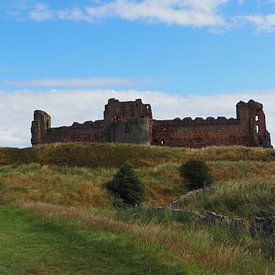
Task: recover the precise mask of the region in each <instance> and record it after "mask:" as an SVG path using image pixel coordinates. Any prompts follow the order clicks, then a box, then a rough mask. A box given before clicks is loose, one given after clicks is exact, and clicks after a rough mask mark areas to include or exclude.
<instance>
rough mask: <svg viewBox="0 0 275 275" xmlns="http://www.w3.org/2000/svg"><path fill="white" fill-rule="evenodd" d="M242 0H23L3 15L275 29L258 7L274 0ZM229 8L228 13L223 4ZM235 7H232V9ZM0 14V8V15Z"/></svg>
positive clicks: (274, 16)
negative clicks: (70, 0)
mask: <svg viewBox="0 0 275 275" xmlns="http://www.w3.org/2000/svg"><path fill="white" fill-rule="evenodd" d="M247 2H248V1H244V0H238V1H237V0H139V1H138V0H107V1H100V0H94V1H91V3H90V4H86V5H85V4H83V3H81V1H79V2H78V3H77V4H76V3H75V5H74V6H70V5H65V4H63V5H62V6H60V5H59V8H56V7H53V6H48V5H47V4H45V3H43V2H41V1H40V2H37V1H31V0H27V1H25V2H23V3H24V4H22V3H21V4H18V3H17V5H14V7H13V8H11V7H12V5H11V4H10V5H9V10H8V11H6V12H4V14H5V16H4V18H5V17H9V18H18V19H20V20H22V19H23V20H27V19H28V20H32V21H36V22H44V21H49V20H67V21H80V22H87V23H93V22H95V21H98V20H103V19H107V18H115V19H122V20H127V21H143V22H147V23H152V22H153V23H166V24H169V25H179V26H185V27H196V28H212V27H218V28H222V29H224V28H228V27H229V28H231V27H236V26H239V25H252V26H255V27H256V29H257V30H259V31H275V13H274V12H267V11H266V10H265V11H264V9H261V7H270V10H271V9H272V8H273V7H274V4H275V1H273V0H270V1H268V0H266V1H263V3H261V4H259V3H256V1H255V3H254V5H255V8H254V11H253V9H251V8H250V9H249V10H250V11H249V12H245V11H244V10H241V9H240V7H241V6H245V5H248V4H247ZM227 7H228V8H229V11H230V12H229V13H228V12H227V10H226V8H227ZM232 7H235V9H232ZM1 17H2V18H3V12H2V13H0V18H1Z"/></svg>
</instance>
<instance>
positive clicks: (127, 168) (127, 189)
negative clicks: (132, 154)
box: [106, 164, 144, 206]
mask: <svg viewBox="0 0 275 275" xmlns="http://www.w3.org/2000/svg"><path fill="white" fill-rule="evenodd" d="M106 188H107V189H108V190H109V191H110V192H111V193H112V194H113V195H114V196H115V198H116V202H122V204H123V205H125V206H136V205H140V203H141V202H142V201H143V199H144V185H143V183H142V182H141V181H140V179H139V178H138V177H137V175H136V174H135V172H134V168H133V166H132V165H130V164H125V165H123V166H122V167H121V168H120V169H119V171H118V172H117V173H116V174H115V175H114V177H113V179H112V180H110V181H108V182H107V183H106ZM120 204H121V203H120Z"/></svg>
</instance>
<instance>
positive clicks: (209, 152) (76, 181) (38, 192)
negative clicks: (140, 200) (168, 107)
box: [0, 143, 275, 274]
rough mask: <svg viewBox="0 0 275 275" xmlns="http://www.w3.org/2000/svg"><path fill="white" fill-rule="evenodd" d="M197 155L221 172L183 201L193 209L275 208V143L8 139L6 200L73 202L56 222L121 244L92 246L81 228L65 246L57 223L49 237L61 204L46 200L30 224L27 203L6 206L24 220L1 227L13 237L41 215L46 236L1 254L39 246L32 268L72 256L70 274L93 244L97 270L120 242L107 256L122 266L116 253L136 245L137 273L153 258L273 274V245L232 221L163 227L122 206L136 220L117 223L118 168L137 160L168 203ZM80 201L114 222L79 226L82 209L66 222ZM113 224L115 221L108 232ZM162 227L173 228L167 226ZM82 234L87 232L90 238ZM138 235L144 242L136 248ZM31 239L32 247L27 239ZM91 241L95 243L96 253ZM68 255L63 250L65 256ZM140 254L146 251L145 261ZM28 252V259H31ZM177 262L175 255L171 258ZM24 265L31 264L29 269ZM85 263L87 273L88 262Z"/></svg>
mask: <svg viewBox="0 0 275 275" xmlns="http://www.w3.org/2000/svg"><path fill="white" fill-rule="evenodd" d="M190 158H200V159H205V160H206V161H207V163H208V165H209V166H210V168H211V171H212V173H213V175H214V178H215V185H214V189H213V190H210V191H208V192H206V193H205V194H204V195H202V196H198V197H196V198H195V199H190V200H188V201H186V202H185V203H184V204H183V205H182V207H183V208H184V209H192V210H196V211H205V210H214V211H217V212H218V213H223V214H226V215H230V216H240V217H245V218H252V217H254V216H255V215H260V216H265V215H266V216H270V215H274V214H275V200H274V190H275V152H274V150H271V149H261V148H257V149H251V148H244V147H228V148H216V147H214V148H205V149H200V150H194V149H181V148H174V149H173V148H165V147H164V148H161V147H147V146H131V145H114V144H81V143H80V144H55V145H47V146H38V147H35V148H27V149H23V150H20V149H11V148H2V149H0V164H2V166H0V200H2V202H3V203H5V204H7V203H9V204H15V205H22V201H25V202H34V203H36V204H37V205H39V203H40V202H43V203H48V204H52V205H59V206H58V207H64V208H61V209H59V210H60V213H61V214H60V213H56V211H54V212H55V215H56V219H55V220H53V221H51V223H53V224H54V228H57V231H58V230H59V229H58V228H59V226H60V227H61V228H62V227H63V226H64V227H65V229H66V230H69V231H70V232H71V233H72V234H74V236H78V235H79V236H81V237H77V238H80V239H81V238H84V239H85V238H86V237H87V236H88V235H89V234H91V236H94V238H95V239H99V240H100V238H101V236H103V238H105V240H106V242H109V244H110V243H111V245H110V246H109V247H108V248H106V250H104V251H105V252H102V251H101V250H100V246H99V245H98V246H95V247H93V248H90V247H88V248H87V247H85V245H84V243H81V242H80V244H81V245H79V246H78V243H77V241H72V242H71V239H70V238H69V236H70V234H71V233H68V239H66V240H65V239H64V240H63V241H62V242H59V245H60V246H59V247H58V245H57V246H56V244H55V243H56V240H57V239H58V238H59V235H58V234H59V233H58V232H55V231H53V232H50V233H51V234H50V235H51V236H50V237H49V239H46V240H43V236H44V233H46V234H48V233H47V230H48V229H47V226H46V231H44V225H43V224H44V223H45V221H44V218H41V217H45V216H47V215H49V214H50V212H51V211H52V209H51V208H50V207H44V208H45V209H44V208H43V207H42V208H43V209H41V207H38V206H37V207H38V208H39V211H37V209H36V208H37V207H31V211H32V212H38V215H39V216H38V218H37V219H33V218H31V219H29V220H26V221H25V222H24V223H25V225H24V223H22V224H20V217H28V215H30V214H28V213H26V212H24V211H25V210H24V211H23V212H20V211H19V210H15V209H6V210H5V211H7V213H8V214H7V216H11V217H12V215H15V217H14V219H12V220H14V223H13V221H12V220H9V222H7V223H6V226H7V228H6V230H5V227H4V228H3V227H1V226H0V236H2V237H7V238H10V240H11V239H15V240H17V239H18V238H19V239H18V240H20V236H21V235H20V234H21V233H22V232H21V231H20V230H21V229H20V228H25V227H24V226H26V228H29V227H28V226H31V228H32V229H31V230H33V229H35V227H33V225H32V223H31V222H32V220H33V221H34V222H36V224H39V226H38V227H37V228H39V229H38V230H34V232H33V234H34V238H35V240H36V241H35V244H34V247H33V246H31V243H28V242H27V241H26V242H24V241H22V242H21V241H19V242H11V246H10V250H9V247H6V249H4V250H3V252H2V254H0V259H1V256H3V257H4V258H3V259H6V261H8V260H7V259H8V257H7V258H5V257H6V256H7V255H10V256H11V255H12V256H13V255H15V256H16V257H19V258H16V261H19V260H20V257H21V258H22V259H24V255H22V253H17V254H16V251H19V250H20V249H22V251H27V253H30V258H32V253H33V251H36V253H33V255H34V258H33V259H34V260H33V262H32V263H29V264H28V266H29V268H34V270H40V269H41V270H42V268H43V266H44V265H46V266H47V267H46V270H47V271H48V272H55V271H59V272H61V273H62V272H63V273H64V270H63V269H62V268H63V263H62V261H61V259H63V260H64V259H67V264H68V273H70V272H75V269H74V266H75V265H76V266H78V265H77V264H76V262H77V261H80V262H81V260H80V258H81V257H83V253H84V254H85V255H86V256H87V257H86V256H85V257H84V258H83V259H84V260H83V261H82V262H81V263H83V264H84V262H85V263H86V265H85V267H86V268H87V270H93V271H94V273H96V269H92V268H95V267H92V265H90V263H88V262H89V259H90V258H89V257H90V256H91V257H95V258H97V257H98V258H100V259H101V258H102V257H103V256H104V253H107V252H106V251H108V250H110V247H111V246H117V247H118V249H117V250H116V251H115V252H114V254H111V255H109V254H108V253H107V254H106V255H105V256H106V259H104V260H103V262H104V261H105V260H106V261H107V262H111V263H112V264H113V265H115V262H116V263H120V261H122V259H123V258H124V257H125V255H127V250H130V249H131V250H132V249H133V251H134V253H133V255H130V256H129V261H126V262H125V268H126V267H127V266H133V268H134V269H133V272H134V273H136V274H137V273H140V274H142V273H143V272H142V268H145V269H144V270H147V271H148V270H149V269H148V268H149V265H152V266H153V268H155V270H158V269H159V270H166V272H164V273H165V274H169V273H171V274H175V273H176V272H175V271H176V270H177V271H178V270H184V269H185V270H186V271H187V273H188V274H189V273H192V272H193V273H194V272H196V273H198V272H199V269H200V267H201V268H203V270H204V271H206V270H210V271H211V272H218V273H221V274H224V273H226V272H233V273H245V274H246V273H253V272H254V273H255V274H260V273H264V272H266V274H269V273H270V274H272V273H273V272H274V263H273V262H269V261H268V260H267V258H266V257H270V255H271V254H270V253H269V252H270V249H268V250H269V251H267V253H266V248H265V247H263V244H262V243H261V242H258V241H253V240H251V238H250V237H249V235H246V234H240V236H239V237H237V238H236V236H234V235H233V236H231V235H230V234H229V235H228V233H226V232H225V231H224V230H223V229H221V230H220V229H218V230H217V229H215V230H214V229H205V228H201V229H199V228H189V227H183V228H182V227H180V228H179V229H178V228H177V226H179V225H169V226H167V225H163V227H162V225H157V224H156V223H155V222H151V223H149V224H143V223H144V218H143V217H142V215H143V214H141V218H140V219H138V220H137V221H136V220H133V219H132V218H131V217H137V214H135V213H124V214H122V215H121V216H124V217H125V216H126V217H127V215H128V216H129V217H128V218H126V219H125V218H121V216H120V217H118V219H120V220H121V221H122V224H123V227H124V226H126V227H127V228H128V229H127V234H126V233H125V232H124V231H120V229H119V230H118V229H117V224H116V223H113V222H112V219H113V218H115V216H116V214H115V212H114V210H113V209H112V208H111V207H110V206H111V198H110V197H109V196H108V194H107V193H106V192H105V190H104V188H103V187H102V186H103V183H104V182H105V181H106V180H108V179H110V178H111V177H112V175H113V174H114V173H115V171H116V169H117V167H119V166H120V165H121V164H122V163H124V162H125V161H129V162H131V163H133V164H134V165H135V167H136V168H137V169H136V172H137V174H138V175H139V177H140V178H141V179H142V180H143V181H144V183H145V187H146V204H147V205H165V204H167V203H168V202H169V201H171V200H173V199H175V198H176V197H178V196H180V195H181V194H182V193H184V192H185V191H186V189H185V185H184V183H182V181H181V179H180V177H179V173H178V168H179V165H180V164H181V163H183V162H184V161H186V160H187V159H190ZM32 162H36V163H32ZM1 196H2V199H1ZM71 206H74V207H76V209H79V211H80V209H82V210H83V209H87V210H88V211H92V212H93V213H97V215H100V216H105V217H107V221H108V222H107V221H105V222H107V224H108V226H107V225H106V224H105V223H103V225H102V227H99V228H96V233H95V232H94V230H95V229H94V227H93V226H92V227H91V226H90V225H89V226H88V227H87V228H86V227H84V228H82V227H81V226H80V225H79V222H80V223H81V217H80V218H78V217H74V220H75V222H74V224H73V225H72V224H71V221H66V220H67V217H64V216H63V214H64V212H66V211H67V210H66V209H68V207H71ZM56 207H57V206H56ZM82 210H81V211H82ZM5 211H4V212H5ZM18 211H19V212H18ZM83 211H84V210H83ZM0 212H1V210H0ZM57 212H58V211H57ZM13 213H14V214H13ZM18 213H19V214H18ZM18 215H19V216H18ZM80 216H81V215H80ZM17 218H19V224H18V226H17V225H16V223H17V222H16V219H17ZM116 218H117V217H116ZM47 219H48V218H47ZM5 220H7V217H6V216H5V213H4V214H3V213H2V214H1V213H0V224H2V221H5ZM135 222H137V223H138V224H135ZM146 223H147V221H146ZM9 224H10V225H9ZM9 226H10V228H9ZM55 226H56V227H55ZM79 226H80V227H79ZM85 226H86V225H85ZM106 226H107V227H108V230H107V233H106ZM175 226H176V228H175ZM90 227H91V228H90ZM12 228H14V234H15V235H13V230H10V229H12ZM119 228H120V227H119ZM65 229H64V230H65ZM1 230H2V231H1ZM62 230H63V229H62ZM62 230H61V231H62ZM8 232H10V233H8ZM138 232H139V233H138ZM140 232H143V233H140ZM160 232H162V233H163V234H164V235H160ZM105 233H106V234H107V235H105ZM9 234H10V235H9ZM82 234H84V235H85V236H84V237H83V236H82ZM93 234H96V235H93ZM86 235H87V236H86ZM8 236H9V237H8ZM23 236H24V235H23ZM87 238H88V239H85V242H86V241H87V242H89V238H90V237H87ZM135 238H138V239H135ZM167 240H169V241H167ZM198 240H199V242H198ZM6 241H7V240H5V242H6ZM116 242H117V243H116ZM137 242H138V243H141V244H142V245H139V246H137V247H136V243H137ZM57 243H58V242H57ZM119 243H122V244H123V243H124V244H125V247H124V246H123V245H122V246H119ZM21 244H25V245H26V246H25V247H21ZM103 244H104V242H103ZM91 245H92V246H93V245H94V243H93V242H91ZM40 246H41V247H45V251H46V252H45V255H43V253H42V254H41V257H40V258H39V257H38V256H36V255H39V251H41V248H39V247H40ZM74 246H75V247H76V252H75V253H74V252H73V251H72V250H70V249H69V251H70V252H69V253H68V254H64V255H63V254H62V253H63V252H62V253H61V252H60V253H61V254H60V261H59V262H57V264H56V265H54V264H53V263H52V262H51V259H48V257H50V255H51V253H52V252H51V251H54V252H55V251H56V253H59V252H58V251H63V250H64V249H65V248H66V249H68V247H72V248H74ZM28 248H29V251H28ZM36 249H37V250H36ZM86 250H87V251H88V250H89V251H90V250H91V251H90V252H91V254H89V253H90V252H87V251H86ZM125 250H126V252H125ZM49 251H50V252H49ZM156 251H158V252H159V253H160V254H159V253H157V252H156ZM174 252H177V256H175V255H174V254H175V253H174ZM9 253H10V254H9ZM93 253H94V254H93ZM110 253H111V251H110ZM273 253H274V252H273ZM171 254H172V255H173V257H174V258H173V257H172V256H171ZM5 255H6V256H5ZM26 255H27V254H26ZM108 255H109V256H108ZM116 255H117V258H116ZM145 255H146V256H145ZM58 257H59V256H56V257H55V258H57V259H58ZM62 257H63V258H62ZM78 257H79V259H78ZM108 257H109V258H108ZM171 257H172V258H171ZM103 258H104V257H103ZM144 258H148V259H149V260H150V261H151V262H150V261H149V260H148V261H149V262H150V263H149V262H148V263H147V262H145V263H144V266H143V267H142V265H143V263H142V261H143V260H144ZM135 259H138V260H137V262H135ZM140 259H143V260H142V261H141V260H140ZM166 259H167V261H166ZM241 259H242V260H241ZM24 261H25V260H22V265H23V264H24ZM187 262H188V263H189V262H192V264H187ZM19 263H20V261H19ZM135 263H136V265H135ZM137 263H138V264H137ZM169 263H173V264H172V265H169ZM104 264H105V262H104ZM112 264H111V266H112ZM14 265H15V264H11V268H16V267H14ZM95 265H96V266H99V267H100V266H101V263H100V261H98V262H96V263H95ZM139 265H141V266H139ZM7 266H8V264H7V263H5V264H2V262H1V261H0V273H2V272H4V271H5V270H4V269H5V268H6V267H7ZM78 267H79V266H78ZM1 268H2V269H3V271H2V270H1ZM20 268H22V266H20ZM64 268H66V267H64ZM76 268H77V267H76ZM79 268H80V267H79ZM122 268H123V267H122ZM11 270H12V269H10V270H9V271H11ZM24 270H25V271H26V272H27V269H24ZM191 270H192V272H191ZM194 270H195V271H194ZM80 271H81V273H85V270H80ZM105 271H106V273H107V272H108V269H106V270H103V269H102V270H101V271H98V272H99V273H100V274H102V273H104V272H105ZM127 271H129V272H130V271H131V270H130V269H127V268H126V269H125V270H123V269H122V270H120V271H117V272H118V273H120V274H121V273H127ZM28 272H30V271H28Z"/></svg>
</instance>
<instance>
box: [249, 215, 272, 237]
mask: <svg viewBox="0 0 275 275" xmlns="http://www.w3.org/2000/svg"><path fill="white" fill-rule="evenodd" d="M250 233H251V235H252V237H254V238H255V237H256V236H257V235H261V236H265V237H270V236H272V235H275V217H271V218H259V217H256V218H255V220H254V222H253V224H252V226H251V228H250Z"/></svg>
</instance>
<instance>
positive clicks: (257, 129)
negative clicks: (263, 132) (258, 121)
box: [256, 125, 260, 134]
mask: <svg viewBox="0 0 275 275" xmlns="http://www.w3.org/2000/svg"><path fill="white" fill-rule="evenodd" d="M259 132H260V128H259V125H256V133H257V134H259Z"/></svg>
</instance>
